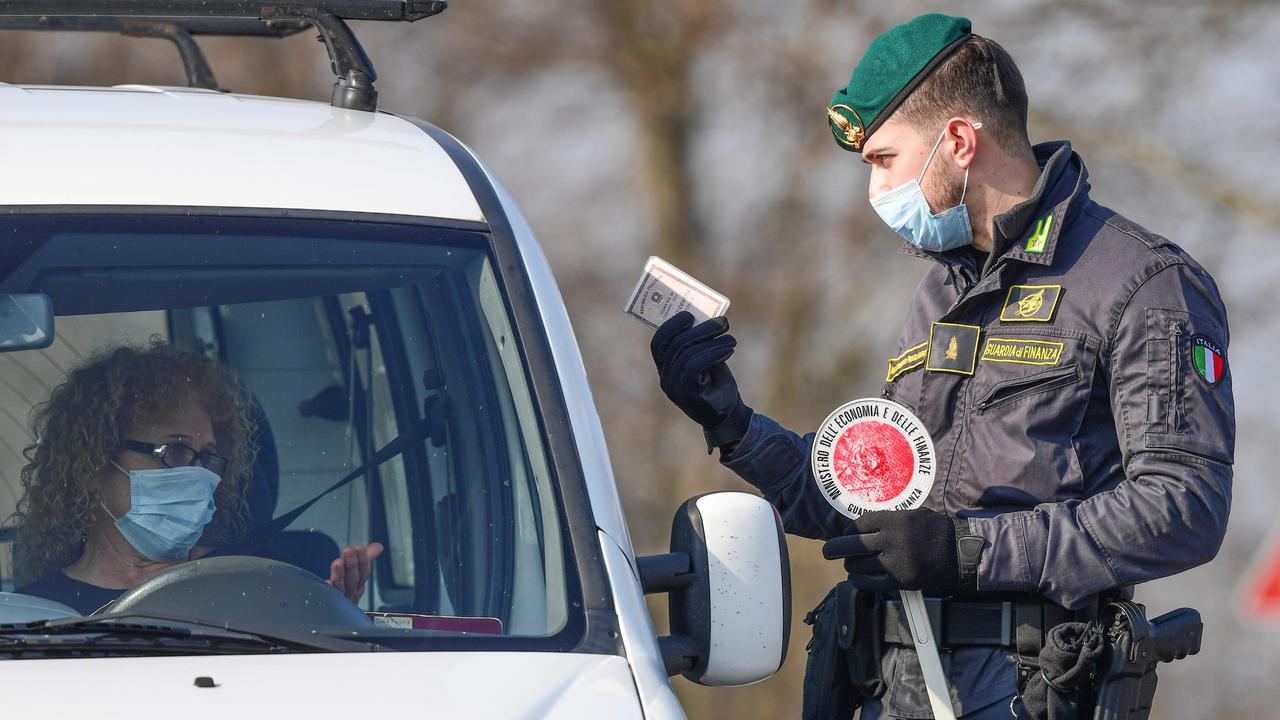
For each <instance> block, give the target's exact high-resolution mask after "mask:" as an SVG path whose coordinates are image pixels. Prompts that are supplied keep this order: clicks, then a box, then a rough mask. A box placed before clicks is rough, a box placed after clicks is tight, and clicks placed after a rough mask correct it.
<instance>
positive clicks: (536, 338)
mask: <svg viewBox="0 0 1280 720" xmlns="http://www.w3.org/2000/svg"><path fill="white" fill-rule="evenodd" d="M454 142H455V143H456V141H454ZM474 172H483V171H482V170H479V168H478V165H477V166H476V167H475V169H474V170H472V171H470V172H467V171H464V175H465V174H472V173H474ZM473 189H475V188H474V186H473ZM481 195H485V196H487V197H481ZM477 196H478V197H477V199H478V200H480V201H481V207H482V210H483V211H484V212H485V217H486V218H487V221H471V220H458V219H450V218H436V217H426V216H410V215H389V214H383V213H359V212H349V211H329V210H310V209H279V208H223V207H214V206H167V205H128V206H116V205H107V206H103V205H83V206H82V205H22V206H19V205H9V206H0V223H5V222H13V221H17V222H20V223H21V222H24V221H39V220H43V221H44V222H50V221H53V220H55V219H59V220H66V219H69V218H75V219H78V220H80V221H82V222H84V223H86V224H88V225H89V226H92V225H93V223H94V222H95V220H116V221H120V220H129V219H134V220H137V221H140V222H143V223H147V222H155V221H158V220H160V219H164V220H167V221H171V222H178V223H182V222H191V223H199V222H225V223H235V222H237V221H251V222H257V221H262V220H267V221H271V220H280V221H291V222H298V223H302V224H304V225H306V224H311V223H319V224H323V226H324V229H325V233H324V234H337V233H336V232H335V230H336V225H334V224H339V225H346V226H349V227H350V228H352V229H367V232H368V233H370V234H371V233H373V232H375V231H376V229H377V228H385V229H387V230H391V231H393V232H391V235H394V234H395V232H394V231H397V230H399V231H403V230H423V229H427V230H435V231H441V232H445V233H451V234H452V233H463V234H466V235H469V236H472V237H473V238H474V239H475V241H476V242H477V243H478V245H479V247H480V248H481V249H482V250H483V251H484V252H486V253H488V254H489V255H490V262H491V263H492V267H493V272H494V275H495V276H496V277H497V279H498V281H499V282H498V285H499V290H500V293H501V294H502V297H503V300H504V302H505V305H506V307H507V309H508V312H509V313H510V314H511V319H512V330H513V341H514V343H515V346H516V348H517V350H518V351H519V353H520V356H521V358H522V365H523V367H524V369H525V374H526V377H525V381H526V382H527V383H528V385H529V388H530V394H531V396H532V398H533V405H534V408H535V410H536V413H535V415H536V418H537V421H538V423H539V425H540V427H539V434H540V436H541V439H542V442H543V444H544V453H545V455H546V457H547V458H548V460H549V467H548V472H549V473H550V477H551V479H552V481H553V486H554V488H555V491H556V493H557V495H558V500H559V502H558V503H557V505H558V513H559V516H560V517H559V520H560V522H561V526H562V528H563V531H564V534H565V536H566V542H564V543H563V545H564V551H565V555H566V557H565V571H566V578H565V580H566V590H567V592H568V597H567V600H568V602H569V613H568V617H567V619H566V623H565V625H564V627H563V628H562V629H561V630H560V632H558V633H556V634H554V635H551V636H547V637H530V636H488V637H479V636H475V635H471V636H468V637H448V636H442V637H437V638H432V639H431V642H430V647H429V648H426V649H429V650H498V651H519V650H522V649H527V650H539V651H541V650H551V651H568V652H577V653H592V654H610V655H625V649H624V647H623V645H622V639H621V633H620V631H619V622H618V618H617V614H616V609H615V607H614V605H613V601H612V591H611V589H610V587H609V578H608V574H607V571H606V569H605V567H604V560H603V557H602V556H601V553H600V552H599V542H598V539H597V537H596V533H595V529H596V522H595V519H594V515H593V513H592V510H591V502H590V494H589V490H588V485H587V480H586V478H585V476H584V474H583V469H582V463H581V461H580V459H579V455H578V448H577V443H576V440H575V439H574V437H573V433H571V432H557V433H554V434H552V433H549V432H548V428H549V427H562V428H567V427H570V426H571V425H570V419H569V413H568V409H567V407H566V398H565V397H564V394H563V390H562V387H561V384H560V377H559V374H558V372H557V368H556V365H555V362H554V359H553V356H552V353H551V347H550V341H549V339H548V337H547V332H546V328H545V327H544V326H543V323H542V319H541V316H540V311H539V307H538V304H537V301H536V298H535V295H534V293H533V288H532V285H531V282H530V280H529V276H528V273H527V270H526V268H525V266H524V263H523V259H522V257H521V254H520V249H519V247H518V246H517V241H516V238H515V234H514V232H513V231H512V228H511V225H510V223H509V222H508V221H507V219H506V216H505V213H504V212H502V210H501V203H500V202H498V200H497V197H496V194H495V193H494V192H493V191H492V189H491V188H490V189H489V191H488V192H487V193H477ZM495 203H497V206H496V209H495V205H494V204H495ZM315 227H317V228H318V227H320V225H315ZM331 228H332V229H331ZM87 231H89V232H93V231H94V230H87ZM0 237H2V236H0ZM339 237H346V238H351V237H352V236H351V235H350V234H340V235H339ZM378 239H380V240H387V239H388V237H386V236H382V235H380V236H379V238H378ZM391 241H393V242H394V241H396V240H394V239H392V240H391ZM38 247H39V244H38V243H37V244H32V243H20V244H12V246H11V247H6V248H4V252H0V291H7V292H18V291H19V290H16V289H13V288H11V287H9V276H10V274H11V273H12V272H13V270H14V269H16V268H18V267H20V266H21V265H22V263H24V262H25V261H26V260H27V258H28V257H30V256H31V255H32V254H34V252H35V251H36V250H37V249H38ZM3 539H5V538H4V537H3V534H0V540H3Z"/></svg>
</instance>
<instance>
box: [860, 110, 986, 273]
mask: <svg viewBox="0 0 1280 720" xmlns="http://www.w3.org/2000/svg"><path fill="white" fill-rule="evenodd" d="M980 127H982V123H974V125H973V129H974V130H977V129H978V128H980ZM945 136H946V131H945V130H943V131H942V134H941V135H939V136H938V142H935V143H934V144H933V150H930V151H929V159H928V160H925V161H924V169H923V170H921V171H920V177H919V178H916V179H915V180H909V181H907V182H905V183H903V184H901V185H899V186H898V187H896V188H893V189H892V190H889V191H887V192H884V193H881V194H879V195H877V196H875V197H873V198H871V207H872V208H874V209H875V211H876V214H877V215H879V216H880V219H881V220H883V221H884V223H885V224H886V225H888V226H889V227H890V228H892V229H893V231H894V232H896V233H898V234H899V235H901V236H902V238H903V239H904V240H906V241H907V242H909V243H911V244H912V245H915V246H916V247H918V248H920V249H921V250H924V251H926V252H944V251H946V250H954V249H955V248H958V247H963V246H965V245H972V244H973V228H971V227H970V226H969V209H968V208H967V207H965V204H964V195H965V193H966V192H968V190H969V169H968V168H965V171H964V189H963V190H961V191H960V204H959V205H956V206H955V207H953V208H951V209H949V210H943V211H942V212H940V213H938V214H937V215H934V214H933V213H932V212H931V211H930V210H929V201H928V200H926V199H925V197H924V189H923V188H921V187H920V180H921V179H923V178H924V173H925V170H928V169H929V163H930V162H932V161H933V156H934V153H936V152H938V146H939V145H941V144H942V138H943V137H945Z"/></svg>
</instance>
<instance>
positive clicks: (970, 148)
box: [944, 117, 982, 170]
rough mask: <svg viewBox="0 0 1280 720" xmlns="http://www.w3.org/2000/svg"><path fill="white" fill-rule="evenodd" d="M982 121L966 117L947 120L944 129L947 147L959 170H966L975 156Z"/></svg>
mask: <svg viewBox="0 0 1280 720" xmlns="http://www.w3.org/2000/svg"><path fill="white" fill-rule="evenodd" d="M981 128H982V123H980V122H976V121H973V120H969V119H968V118H962V117H953V118H951V119H950V120H948V121H947V124H946V126H945V127H944V130H945V131H946V134H947V138H946V139H947V147H948V149H949V150H950V152H951V159H952V160H954V161H955V163H956V165H957V166H958V167H959V168H960V169H961V170H968V169H969V167H970V166H972V165H973V160H974V158H975V157H977V147H978V143H979V142H981V140H980V139H979V135H980V134H981Z"/></svg>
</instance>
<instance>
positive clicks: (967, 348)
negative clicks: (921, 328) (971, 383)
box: [925, 322, 982, 375]
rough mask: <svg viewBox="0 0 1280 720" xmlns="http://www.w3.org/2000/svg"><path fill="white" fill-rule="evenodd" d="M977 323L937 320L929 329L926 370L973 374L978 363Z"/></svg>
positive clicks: (979, 330)
mask: <svg viewBox="0 0 1280 720" xmlns="http://www.w3.org/2000/svg"><path fill="white" fill-rule="evenodd" d="M981 332H982V328H980V327H978V326H977V325H956V324H954V323H940V322H935V323H933V324H932V326H930V330H929V359H928V364H927V365H925V369H926V370H934V371H937V372H950V373H959V374H961V375H972V374H973V370H974V367H975V366H976V365H977V364H978V335H979V334H980V333H981Z"/></svg>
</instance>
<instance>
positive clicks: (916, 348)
mask: <svg viewBox="0 0 1280 720" xmlns="http://www.w3.org/2000/svg"><path fill="white" fill-rule="evenodd" d="M928 356H929V341H928V340H925V341H924V342H922V343H920V344H918V345H912V346H911V347H909V348H907V349H906V350H903V351H902V354H901V355H899V356H898V357H896V358H889V372H888V373H886V374H885V376H884V381H885V382H893V381H894V380H897V379H898V378H899V377H901V376H902V375H904V374H905V373H907V372H909V371H911V370H915V369H916V368H918V367H920V366H921V365H923V364H924V361H925V358H927V357H928Z"/></svg>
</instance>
